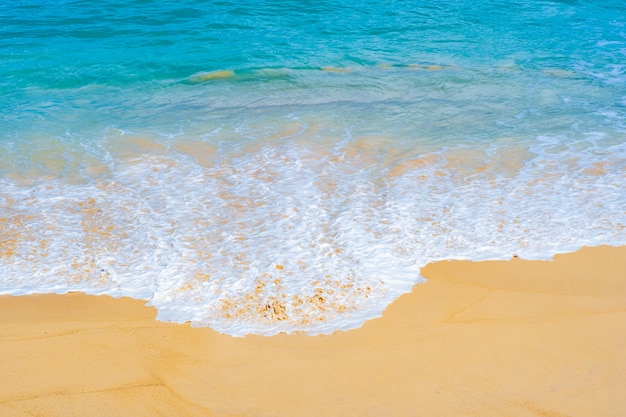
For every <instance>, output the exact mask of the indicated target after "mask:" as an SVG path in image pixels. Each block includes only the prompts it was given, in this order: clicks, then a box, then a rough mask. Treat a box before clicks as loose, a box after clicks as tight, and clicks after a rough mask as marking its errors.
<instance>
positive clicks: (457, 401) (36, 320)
mask: <svg viewBox="0 0 626 417" xmlns="http://www.w3.org/2000/svg"><path fill="white" fill-rule="evenodd" d="M423 273H424V275H425V276H426V277H427V278H428V279H429V282H428V283H427V284H423V285H419V286H416V287H415V288H414V290H413V292H412V293H411V294H407V295H404V296H402V297H400V298H399V299H398V300H397V301H396V302H394V303H393V304H392V305H391V306H390V307H389V308H388V309H387V310H386V311H385V312H384V315H383V317H382V318H379V319H376V320H371V321H369V322H367V323H366V324H365V325H364V326H363V327H361V328H360V329H357V330H353V331H349V332H337V333H335V334H332V335H327V336H315V337H307V336H300V335H297V336H284V335H280V336H276V337H259V336H248V337H245V338H232V337H229V336H224V335H220V334H217V333H215V332H213V331H211V330H209V329H194V328H189V327H188V326H184V325H173V324H167V323H160V322H157V321H155V320H154V317H155V311H154V310H153V309H151V308H149V307H145V306H143V302H141V301H136V300H131V299H117V300H115V299H112V298H109V297H104V296H101V297H92V296H85V295H80V294H68V295H61V296H59V295H44V296H27V297H6V296H5V297H0V416H2V417H10V416H45V417H56V416H59V417H69V416H81V417H90V416H99V417H100V416H112V417H113V416H115V417H125V416H133V417H141V416H176V417H184V416H250V417H252V416H267V417H270V416H284V417H299V416H316V417H317V416H324V417H330V416H341V417H347V416H359V417H365V416H376V417H383V416H394V417H395V416H426V417H429V416H446V417H453V416H477V417H488V416H498V417H502V416H544V417H563V416H590V417H591V416H593V417H600V416H601V417H612V416H614V417H619V416H624V415H626V247H619V248H612V247H600V248H585V249H583V250H581V251H579V252H577V253H575V254H568V255H561V256H557V257H556V259H555V260H554V261H549V262H536V261H535V262H529V261H522V260H517V259H514V260H512V261H510V262H482V263H471V262H442V263H438V264H434V265H429V266H428V267H427V268H425V269H424V271H423Z"/></svg>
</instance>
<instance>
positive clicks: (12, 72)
mask: <svg viewBox="0 0 626 417" xmlns="http://www.w3.org/2000/svg"><path fill="white" fill-rule="evenodd" d="M0 39H1V40H0V97H2V100H1V101H0V244H1V245H2V246H1V249H0V293H4V294H26V293H42V292H61V293H62V292H67V291H84V292H87V293H95V294H101V293H104V294H110V295H113V296H131V297H136V298H140V299H144V300H147V301H148V302H149V303H150V304H151V305H154V306H155V307H157V309H158V311H159V318H160V319H162V320H169V321H176V322H185V321H190V322H192V323H193V324H194V325H198V326H210V327H212V328H214V329H216V330H218V331H220V332H224V333H228V334H232V335H243V334H246V333H259V334H268V335H269V334H274V333H278V332H291V331H294V330H303V331H306V332H309V333H311V334H315V333H328V332H332V331H333V330H336V329H349V328H353V327H358V326H360V325H361V324H362V323H363V321H364V320H366V319H368V318H372V317H376V316H378V315H380V313H381V312H382V310H383V309H384V308H385V307H386V306H387V305H388V304H389V303H390V302H392V301H393V300H394V299H395V298H397V297H398V296H399V295H400V294H402V293H404V292H407V291H410V290H411V288H412V286H413V285H414V284H415V283H418V282H421V281H422V278H421V277H420V275H419V271H420V269H421V267H423V266H424V265H426V264H427V263H429V262H432V261H436V260H442V259H476V260H482V259H509V258H510V257H512V256H513V255H517V256H520V257H523V258H530V259H549V258H550V257H551V256H553V255H554V254H555V253H560V252H565V251H571V250H575V249H577V248H579V247H581V246H583V245H591V246H593V245H600V244H609V245H623V244H626V210H625V207H626V185H625V184H626V6H625V5H624V4H623V3H622V2H620V1H600V2H589V1H516V2H493V1H486V0H485V1H483V0H478V1H471V2H470V1H441V2H426V1H378V0H372V1H353V2H349V3H345V4H339V3H338V2H325V1H316V2H307V1H269V0H265V1H260V0H254V1H253V0H250V1H238V2H229V1H212V2H211V1H205V2H202V1H179V2H176V3H175V4H174V3H173V2H164V1H149V0H141V1H139V0H138V1H123V2H122V1H110V0H104V1H100V2H89V1H53V0H49V1H43V0H33V1H26V0H17V1H13V2H4V3H3V4H2V5H1V6H0Z"/></svg>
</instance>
